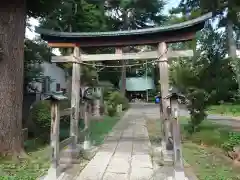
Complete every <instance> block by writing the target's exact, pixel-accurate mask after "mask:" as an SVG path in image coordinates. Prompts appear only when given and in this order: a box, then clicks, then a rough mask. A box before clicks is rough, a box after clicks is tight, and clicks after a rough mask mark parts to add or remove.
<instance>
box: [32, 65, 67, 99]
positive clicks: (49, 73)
mask: <svg viewBox="0 0 240 180" xmlns="http://www.w3.org/2000/svg"><path fill="white" fill-rule="evenodd" d="M40 66H41V68H42V72H43V80H42V82H37V83H34V86H35V88H36V89H37V91H38V92H39V93H41V94H47V93H50V92H55V91H64V92H65V91H66V89H67V73H66V72H65V71H64V69H62V68H61V67H59V66H57V64H56V63H50V62H43V63H42V64H41V65H40Z"/></svg>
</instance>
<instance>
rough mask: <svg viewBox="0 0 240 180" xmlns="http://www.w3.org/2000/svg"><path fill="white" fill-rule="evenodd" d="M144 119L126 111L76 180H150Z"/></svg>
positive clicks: (148, 145)
mask: <svg viewBox="0 0 240 180" xmlns="http://www.w3.org/2000/svg"><path fill="white" fill-rule="evenodd" d="M145 124H146V123H145V119H144V116H143V115H142V113H141V112H140V111H139V110H138V109H130V110H129V111H127V112H126V113H125V115H124V116H123V117H122V119H121V120H120V121H119V122H118V123H117V124H116V125H115V127H114V128H113V130H112V132H111V133H110V134H109V135H108V137H107V138H106V140H105V142H104V144H103V145H102V146H101V147H100V149H99V151H98V152H97V153H96V155H95V156H94V158H93V159H92V160H91V161H90V162H89V163H88V165H87V166H86V167H85V168H84V169H83V170H82V172H81V173H80V175H78V177H76V178H75V179H76V180H150V179H153V174H154V172H153V165H152V160H151V157H150V155H149V152H150V148H151V143H150V141H149V137H148V131H147V128H146V126H145Z"/></svg>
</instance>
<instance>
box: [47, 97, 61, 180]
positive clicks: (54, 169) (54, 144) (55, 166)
mask: <svg viewBox="0 0 240 180" xmlns="http://www.w3.org/2000/svg"><path fill="white" fill-rule="evenodd" d="M59 123H60V110H59V102H58V101H56V100H52V101H51V150H52V154H51V167H50V169H49V176H50V177H52V178H54V179H55V178H56V179H57V178H58V176H59V175H60V171H59Z"/></svg>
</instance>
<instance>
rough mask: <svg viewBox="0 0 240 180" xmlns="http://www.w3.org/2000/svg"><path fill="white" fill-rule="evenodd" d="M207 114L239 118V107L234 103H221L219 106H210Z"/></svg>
mask: <svg viewBox="0 0 240 180" xmlns="http://www.w3.org/2000/svg"><path fill="white" fill-rule="evenodd" d="M208 113H209V114H223V115H228V116H240V105H239V104H234V103H221V104H220V105H213V106H210V107H209V109H208Z"/></svg>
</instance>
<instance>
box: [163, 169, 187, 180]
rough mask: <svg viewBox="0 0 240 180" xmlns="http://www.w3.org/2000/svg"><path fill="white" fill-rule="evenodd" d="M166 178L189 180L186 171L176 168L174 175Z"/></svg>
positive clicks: (169, 179)
mask: <svg viewBox="0 0 240 180" xmlns="http://www.w3.org/2000/svg"><path fill="white" fill-rule="evenodd" d="M166 180H189V179H188V177H186V176H185V173H184V171H179V170H176V169H174V172H173V176H169V177H167V178H166Z"/></svg>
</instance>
